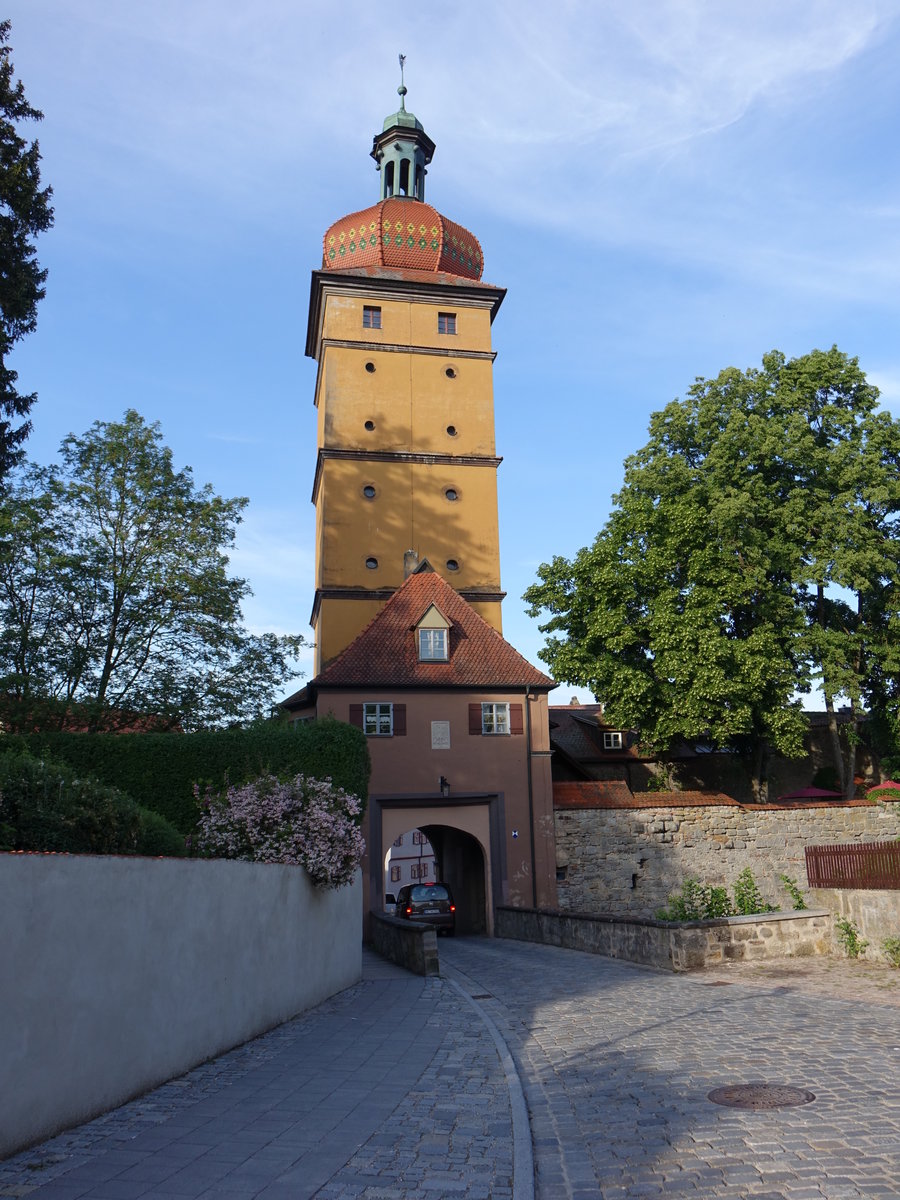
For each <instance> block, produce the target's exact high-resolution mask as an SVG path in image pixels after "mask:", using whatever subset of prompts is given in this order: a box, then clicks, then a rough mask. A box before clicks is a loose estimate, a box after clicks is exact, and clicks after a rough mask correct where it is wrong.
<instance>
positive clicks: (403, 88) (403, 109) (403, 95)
mask: <svg viewBox="0 0 900 1200" xmlns="http://www.w3.org/2000/svg"><path fill="white" fill-rule="evenodd" d="M398 57H399V59H400V86H399V87H398V88H397V94H398V95H399V97H400V111H401V112H406V84H405V83H404V82H403V64H404V63H405V62H406V55H405V54H401V55H399V56H398Z"/></svg>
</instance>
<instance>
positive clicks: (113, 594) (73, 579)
mask: <svg viewBox="0 0 900 1200" xmlns="http://www.w3.org/2000/svg"><path fill="white" fill-rule="evenodd" d="M245 505H246V500H243V499H234V500H224V499H222V498H221V497H220V496H217V495H215V493H214V492H213V490H212V488H211V487H210V486H209V485H208V484H207V485H206V486H205V487H203V488H197V487H195V485H194V481H193V476H192V473H191V470H190V468H185V469H183V470H181V471H176V470H175V469H174V467H173V464H172V454H171V451H170V450H169V449H168V448H167V447H166V446H165V445H164V444H163V441H162V434H161V432H160V429H159V426H158V425H156V424H154V425H148V424H146V423H145V422H144V421H143V419H142V418H141V417H140V415H139V414H138V413H136V412H134V411H133V410H129V411H128V412H126V413H125V416H124V418H123V419H122V421H119V422H115V421H110V422H103V421H98V422H96V423H95V424H94V425H93V426H92V427H91V429H89V430H88V431H87V433H85V434H84V435H83V436H82V437H75V436H74V435H69V437H67V438H65V439H64V441H63V444H62V467H61V468H59V469H57V468H50V469H43V468H39V467H30V468H28V469H26V470H24V471H22V472H21V473H20V474H19V476H18V477H17V478H16V479H15V481H14V486H12V487H11V489H10V491H9V494H8V495H6V496H5V497H3V499H2V502H0V694H2V695H3V697H4V710H5V711H4V724H5V726H6V728H7V729H17V730H22V731H29V730H32V729H35V728H39V729H47V728H51V729H52V728H56V729H60V728H64V727H65V726H66V725H67V724H68V726H69V727H72V726H73V724H74V725H76V726H80V727H82V728H86V729H88V730H89V731H90V732H96V731H98V730H114V729H117V728H134V726H135V724H136V723H137V724H138V727H140V721H137V722H136V720H135V718H140V717H144V718H147V719H149V720H150V721H151V722H152V726H153V727H154V728H157V729H165V728H176V727H177V728H179V729H202V728H212V727H216V726H227V725H234V724H241V723H246V722H248V721H250V720H254V719H259V718H261V717H264V716H268V715H269V714H270V712H271V707H272V704H273V702H274V700H275V698H276V696H277V694H278V691H279V689H280V688H281V687H282V686H283V685H284V683H285V682H286V681H287V680H288V679H290V678H291V677H292V676H293V675H295V674H296V671H295V669H294V667H293V665H292V659H293V657H294V656H295V655H296V653H297V651H298V650H299V649H300V647H301V646H302V645H303V644H304V643H303V639H302V638H299V637H276V636H275V635H274V634H263V635H260V636H257V635H253V634H251V633H249V632H248V631H247V629H246V628H245V627H244V625H243V621H242V616H241V602H242V600H243V599H244V598H245V597H246V596H248V595H249V587H248V585H247V582H246V581H245V580H243V579H238V578H232V577H230V576H229V575H228V573H227V566H228V557H227V552H228V550H229V549H230V547H231V546H232V545H233V544H234V537H235V529H236V527H237V524H238V523H239V521H240V520H241V512H242V510H243V508H244V507H245Z"/></svg>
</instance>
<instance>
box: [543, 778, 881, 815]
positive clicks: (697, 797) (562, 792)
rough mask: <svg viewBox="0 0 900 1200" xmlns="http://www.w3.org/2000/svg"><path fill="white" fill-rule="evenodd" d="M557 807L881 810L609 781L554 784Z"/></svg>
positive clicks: (867, 804)
mask: <svg viewBox="0 0 900 1200" xmlns="http://www.w3.org/2000/svg"><path fill="white" fill-rule="evenodd" d="M553 807H554V809H556V810H561V809H588V808H605V809H645V810H652V809H655V808H736V809H739V810H740V811H741V812H751V813H752V812H788V811H791V810H801V811H802V810H807V809H816V808H832V809H834V808H878V807H879V806H878V804H877V803H876V802H875V801H872V800H857V799H854V800H779V801H770V802H769V803H766V804H751V803H746V804H745V803H742V802H741V801H740V800H735V799H734V797H733V796H727V795H725V793H724V792H695V791H688V792H636V793H635V792H632V793H631V794H630V796H623V795H622V794H621V791H620V790H619V789H616V790H615V791H613V790H611V789H610V788H609V787H608V784H607V781H604V780H596V781H591V782H585V783H576V782H571V781H563V782H560V783H554V785H553Z"/></svg>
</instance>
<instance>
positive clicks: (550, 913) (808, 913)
mask: <svg viewBox="0 0 900 1200" xmlns="http://www.w3.org/2000/svg"><path fill="white" fill-rule="evenodd" d="M497 911H498V912H510V913H527V914H529V916H541V917H562V918H567V919H572V920H575V921H593V922H595V923H596V924H598V925H646V926H648V927H649V928H651V929H724V928H727V927H729V926H731V925H758V924H759V923H760V921H794V920H797V919H798V918H803V917H830V916H832V915H833V914H832V912H831V909H829V908H791V909H785V910H784V911H776V912H766V913H753V914H752V915H751V916H747V917H745V916H736V917H708V918H705V919H704V920H701V921H661V920H660V919H659V918H658V917H642V916H639V915H638V914H634V915H629V914H628V913H582V912H569V911H568V910H567V909H566V910H564V909H558V908H555V909H554V908H514V907H513V906H512V905H511V904H501V905H498V906H497Z"/></svg>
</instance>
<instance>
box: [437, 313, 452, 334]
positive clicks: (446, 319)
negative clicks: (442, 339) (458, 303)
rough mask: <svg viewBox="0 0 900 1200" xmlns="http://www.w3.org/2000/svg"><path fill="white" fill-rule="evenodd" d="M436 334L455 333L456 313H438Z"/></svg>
mask: <svg viewBox="0 0 900 1200" xmlns="http://www.w3.org/2000/svg"><path fill="white" fill-rule="evenodd" d="M438 333H456V313H442V312H439V313H438Z"/></svg>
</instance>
